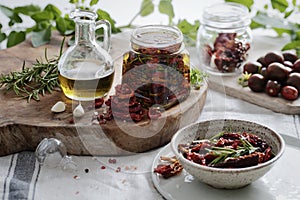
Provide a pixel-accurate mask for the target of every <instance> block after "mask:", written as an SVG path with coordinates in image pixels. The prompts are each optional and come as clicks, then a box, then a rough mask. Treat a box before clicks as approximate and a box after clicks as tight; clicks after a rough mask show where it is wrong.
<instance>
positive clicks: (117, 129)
mask: <svg viewBox="0 0 300 200" xmlns="http://www.w3.org/2000/svg"><path fill="white" fill-rule="evenodd" d="M62 39H63V38H62V37H61V36H59V35H57V34H56V35H54V36H53V39H52V40H51V43H50V44H49V45H45V46H42V47H38V48H33V47H32V45H31V43H30V41H26V42H24V43H22V44H20V45H18V46H15V47H12V48H10V49H5V50H1V51H0V58H1V62H0V73H3V74H7V73H9V72H11V71H16V70H21V68H22V65H23V62H24V61H25V62H26V66H31V64H32V63H34V62H35V60H36V59H44V52H45V48H47V49H48V57H49V58H52V57H53V56H57V55H58V54H59V48H60V45H61V41H62ZM122 41H124V37H123V36H119V37H115V38H113V40H112V46H113V48H112V51H111V54H112V55H113V57H114V58H116V59H117V58H119V57H120V55H121V53H124V51H123V50H125V49H126V48H128V46H127V43H124V42H123V43H122ZM128 41H129V40H128ZM115 67H116V68H115V70H116V74H120V73H121V64H120V63H116V64H115ZM116 77H118V76H117V75H116ZM119 81H120V78H115V82H114V85H115V84H117V83H118V82H119ZM207 88H208V86H207V84H206V83H205V84H204V85H203V87H202V88H201V89H200V90H192V91H191V95H190V96H189V97H188V99H187V100H185V101H184V102H183V103H181V104H179V105H177V106H175V107H173V108H171V109H169V110H167V111H165V112H164V113H163V115H162V116H161V117H160V118H159V119H158V120H152V121H150V120H145V121H142V122H140V123H130V122H124V121H118V120H112V121H109V122H107V123H106V124H104V125H102V126H100V125H93V124H92V120H91V119H92V117H93V115H94V112H95V111H96V110H90V109H88V107H89V106H90V105H92V102H84V103H82V105H83V107H84V109H85V110H86V114H85V115H84V117H83V118H81V119H78V120H75V123H73V124H72V123H70V120H71V119H72V110H73V109H74V107H75V106H77V104H78V102H76V101H71V100H69V99H67V98H65V97H64V95H63V93H62V92H61V91H60V90H57V91H54V92H53V93H52V94H47V95H46V96H43V97H41V100H40V101H38V102H36V101H34V100H31V101H30V103H28V102H27V101H26V100H24V99H19V98H17V97H16V96H15V94H14V93H12V92H7V91H6V90H5V89H4V88H1V89H0V102H1V106H0V156H3V155H7V154H11V153H15V152H19V151H23V150H35V148H36V147H37V145H38V144H39V142H40V141H41V140H42V139H44V138H51V137H54V138H56V139H59V140H61V141H62V142H63V143H64V144H65V146H66V148H67V151H68V153H69V154H73V155H123V154H128V153H132V152H144V151H148V150H151V149H154V148H157V147H160V146H162V145H165V144H166V143H168V142H169V141H170V140H171V137H172V136H173V134H174V133H175V132H176V131H177V130H178V129H179V128H181V127H183V126H185V125H187V124H189V123H192V122H194V121H196V120H197V119H198V117H199V114H200V113H201V111H202V108H203V106H204V103H205V99H206V94H207ZM112 92H113V90H112ZM57 101H64V102H65V103H66V105H67V109H66V111H65V112H63V113H60V114H54V113H52V112H51V107H52V106H53V105H54V104H55V103H56V102H57Z"/></svg>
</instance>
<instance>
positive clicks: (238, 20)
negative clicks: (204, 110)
mask: <svg viewBox="0 0 300 200" xmlns="http://www.w3.org/2000/svg"><path fill="white" fill-rule="evenodd" d="M250 23H251V18H250V15H249V11H248V8H247V7H245V6H243V5H241V4H237V3H221V4H216V5H212V6H209V7H207V8H205V9H204V12H203V16H202V19H201V26H200V28H199V30H198V34H197V50H198V57H199V58H200V62H201V64H202V65H203V66H204V68H206V69H207V71H208V72H210V73H211V74H223V75H230V74H236V73H241V71H242V70H241V68H242V67H241V66H242V64H243V63H244V61H245V60H246V59H247V56H248V53H249V49H250V45H251V42H252V34H251V29H250V27H249V25H250Z"/></svg>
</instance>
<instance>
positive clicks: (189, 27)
mask: <svg viewBox="0 0 300 200" xmlns="http://www.w3.org/2000/svg"><path fill="white" fill-rule="evenodd" d="M177 27H178V28H179V29H180V30H181V32H182V33H183V34H184V35H185V36H188V37H190V38H192V39H193V40H196V38H197V32H198V29H199V27H200V21H199V20H196V21H195V22H194V24H191V23H189V22H188V21H187V20H186V19H184V20H181V21H179V22H178V23H177Z"/></svg>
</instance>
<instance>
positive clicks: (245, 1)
mask: <svg viewBox="0 0 300 200" xmlns="http://www.w3.org/2000/svg"><path fill="white" fill-rule="evenodd" d="M225 2H233V3H239V4H242V5H244V6H246V7H247V8H248V9H249V10H251V7H252V5H253V4H254V0H225Z"/></svg>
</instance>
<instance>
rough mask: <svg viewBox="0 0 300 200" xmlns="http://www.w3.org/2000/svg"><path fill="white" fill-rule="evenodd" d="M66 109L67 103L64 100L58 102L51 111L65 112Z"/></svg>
mask: <svg viewBox="0 0 300 200" xmlns="http://www.w3.org/2000/svg"><path fill="white" fill-rule="evenodd" d="M65 110H66V104H65V103H64V102H62V101H58V102H56V104H54V105H53V106H52V108H51V111H52V112H54V113H60V112H64V111H65Z"/></svg>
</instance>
